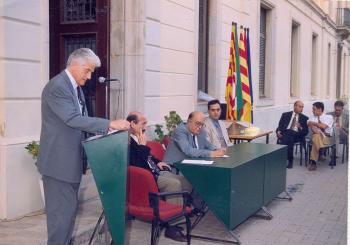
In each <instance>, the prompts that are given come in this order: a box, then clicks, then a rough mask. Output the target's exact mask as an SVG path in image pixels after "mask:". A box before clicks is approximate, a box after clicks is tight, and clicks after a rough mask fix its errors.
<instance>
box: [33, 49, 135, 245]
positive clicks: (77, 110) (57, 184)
mask: <svg viewBox="0 0 350 245" xmlns="http://www.w3.org/2000/svg"><path fill="white" fill-rule="evenodd" d="M100 65H101V61H100V59H99V58H98V56H97V55H96V54H95V53H94V52H93V51H92V50H90V49H87V48H80V49H77V50H75V51H73V53H72V54H71V55H70V56H69V58H68V61H67V66H66V69H65V70H64V71H62V72H61V73H60V74H58V75H56V76H55V77H54V78H52V79H51V80H50V81H49V82H48V83H47V84H46V86H45V87H44V90H43V92H42V97H41V117H42V123H41V135H40V152H39V158H38V170H39V172H40V173H41V175H42V178H43V183H44V193H45V209H46V215H47V232H48V241H47V244H48V245H53V244H55V245H68V244H71V243H72V233H73V228H74V223H75V217H76V213H77V208H78V189H79V185H80V181H81V177H82V174H83V169H85V166H83V165H84V164H83V162H84V161H83V159H82V156H83V149H82V144H81V141H82V140H84V135H85V134H84V132H88V133H94V134H104V133H107V132H108V130H109V129H119V130H127V129H128V128H129V122H127V121H125V120H114V121H109V120H107V119H102V118H96V117H89V116H88V115H87V110H86V106H85V99H84V94H83V91H82V89H81V86H84V85H85V83H86V81H87V80H88V79H90V78H91V74H92V73H93V72H94V70H95V68H96V67H99V66H100Z"/></svg>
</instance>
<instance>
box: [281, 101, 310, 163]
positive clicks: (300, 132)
mask: <svg viewBox="0 0 350 245" xmlns="http://www.w3.org/2000/svg"><path fill="white" fill-rule="evenodd" d="M303 108H304V104H303V102H301V101H300V100H297V101H295V102H294V108H293V111H289V112H284V113H282V116H281V119H280V121H279V123H278V128H277V129H276V135H277V138H278V140H277V144H282V145H287V146H288V151H287V160H288V165H287V168H293V146H294V143H296V142H301V141H303V140H304V139H305V136H306V135H307V133H308V130H309V129H308V127H307V120H308V119H309V118H308V117H307V116H305V115H304V114H302V111H303ZM300 157H302V156H300Z"/></svg>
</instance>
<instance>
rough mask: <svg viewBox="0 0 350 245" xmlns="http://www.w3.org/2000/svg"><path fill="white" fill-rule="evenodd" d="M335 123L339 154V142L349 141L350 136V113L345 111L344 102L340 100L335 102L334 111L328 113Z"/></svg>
mask: <svg viewBox="0 0 350 245" xmlns="http://www.w3.org/2000/svg"><path fill="white" fill-rule="evenodd" d="M327 114H328V115H331V116H332V117H333V121H334V123H335V132H334V133H335V140H336V141H335V143H336V149H337V150H336V152H337V154H338V149H339V142H347V141H348V137H349V115H347V114H345V113H344V103H343V102H342V101H340V100H338V101H336V102H335V103H334V111H333V112H330V113H327Z"/></svg>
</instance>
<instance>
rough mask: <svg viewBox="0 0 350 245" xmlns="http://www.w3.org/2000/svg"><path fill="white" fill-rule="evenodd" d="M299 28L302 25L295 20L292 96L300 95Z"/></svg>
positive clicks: (291, 78) (292, 44) (291, 55)
mask: <svg viewBox="0 0 350 245" xmlns="http://www.w3.org/2000/svg"><path fill="white" fill-rule="evenodd" d="M299 29H300V25H299V24H298V23H296V22H295V21H293V22H292V35H291V54H290V58H291V62H290V97H298V95H299V93H298V89H299Z"/></svg>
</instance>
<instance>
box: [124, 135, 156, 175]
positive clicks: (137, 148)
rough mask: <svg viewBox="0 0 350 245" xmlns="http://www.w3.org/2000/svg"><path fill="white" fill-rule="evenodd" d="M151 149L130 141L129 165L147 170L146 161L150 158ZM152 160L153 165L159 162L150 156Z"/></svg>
mask: <svg viewBox="0 0 350 245" xmlns="http://www.w3.org/2000/svg"><path fill="white" fill-rule="evenodd" d="M150 151H151V149H150V148H149V147H148V146H146V145H139V144H137V143H136V142H135V140H133V139H131V140H130V157H129V162H130V165H133V166H136V167H140V168H145V169H149V166H148V163H147V160H148V156H150ZM152 160H153V161H154V163H155V164H157V163H158V162H159V160H158V159H157V158H155V157H153V156H152Z"/></svg>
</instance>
